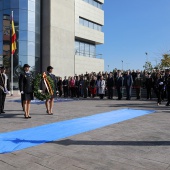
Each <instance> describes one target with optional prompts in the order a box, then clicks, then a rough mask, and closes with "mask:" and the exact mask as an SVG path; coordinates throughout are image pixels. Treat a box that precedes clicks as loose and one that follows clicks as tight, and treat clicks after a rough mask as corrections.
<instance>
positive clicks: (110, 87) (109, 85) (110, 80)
mask: <svg viewBox="0 0 170 170" xmlns="http://www.w3.org/2000/svg"><path fill="white" fill-rule="evenodd" d="M114 84H115V83H114V78H113V76H112V73H110V74H109V77H108V79H107V89H108V99H113V88H114Z"/></svg>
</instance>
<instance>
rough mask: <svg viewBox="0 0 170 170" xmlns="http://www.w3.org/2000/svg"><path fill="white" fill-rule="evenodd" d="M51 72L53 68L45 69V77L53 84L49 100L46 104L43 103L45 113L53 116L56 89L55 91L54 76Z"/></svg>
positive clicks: (55, 80) (55, 82) (55, 81)
mask: <svg viewBox="0 0 170 170" xmlns="http://www.w3.org/2000/svg"><path fill="white" fill-rule="evenodd" d="M52 72H53V67H52V66H48V67H47V76H49V77H51V79H52V80H53V83H54V89H53V95H52V96H51V98H50V99H48V100H46V102H45V106H46V109H47V113H48V114H49V115H52V114H53V105H54V98H55V97H56V89H57V79H56V76H55V75H54V74H52Z"/></svg>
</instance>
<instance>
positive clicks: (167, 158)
mask: <svg viewBox="0 0 170 170" xmlns="http://www.w3.org/2000/svg"><path fill="white" fill-rule="evenodd" d="M16 99H18V96H12V97H9V96H8V97H7V102H6V105H5V111H6V113H5V114H1V115H0V132H1V133H2V132H9V131H13V130H18V129H24V128H29V127H34V126H39V125H44V124H48V123H52V122H59V121H62V120H68V119H73V118H77V117H84V116H88V115H94V114H97V113H103V112H108V111H112V110H118V109H122V108H133V109H144V110H148V109H149V110H155V111H156V112H155V113H153V114H149V115H145V116H141V117H137V118H135V119H131V120H127V121H124V122H120V123H117V124H113V125H110V126H107V127H104V128H100V129H96V130H93V131H90V132H86V133H82V134H79V135H75V136H72V137H69V138H66V139H62V140H60V141H53V142H50V143H46V144H42V145H39V146H36V147H31V148H28V149H24V150H21V151H17V152H13V153H9V154H1V155H0V170H16V169H17V170H27V169H29V170H49V169H50V170H170V111H169V109H170V108H169V107H166V106H165V102H163V103H162V105H160V106H157V105H156V101H155V100H152V101H150V100H149V101H147V100H133V99H132V100H130V101H127V100H121V101H119V100H107V99H104V100H99V99H98V98H95V99H94V100H91V99H86V100H84V99H80V100H75V101H69V102H57V103H55V105H54V115H47V114H46V109H45V105H44V104H39V105H38V104H32V105H31V116H32V118H31V119H24V116H23V111H22V110H21V104H20V103H19V102H15V101H14V100H16Z"/></svg>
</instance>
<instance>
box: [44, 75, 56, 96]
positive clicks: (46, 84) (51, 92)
mask: <svg viewBox="0 0 170 170" xmlns="http://www.w3.org/2000/svg"><path fill="white" fill-rule="evenodd" d="M43 80H44V84H45V87H46V88H47V91H48V93H50V95H53V94H54V93H53V89H52V87H51V85H50V82H49V81H48V79H47V75H46V73H45V72H44V73H43Z"/></svg>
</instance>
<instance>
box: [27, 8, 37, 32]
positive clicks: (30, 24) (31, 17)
mask: <svg viewBox="0 0 170 170" xmlns="http://www.w3.org/2000/svg"><path fill="white" fill-rule="evenodd" d="M35 24H36V23H35V12H32V11H28V30H29V31H34V32H35Z"/></svg>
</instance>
